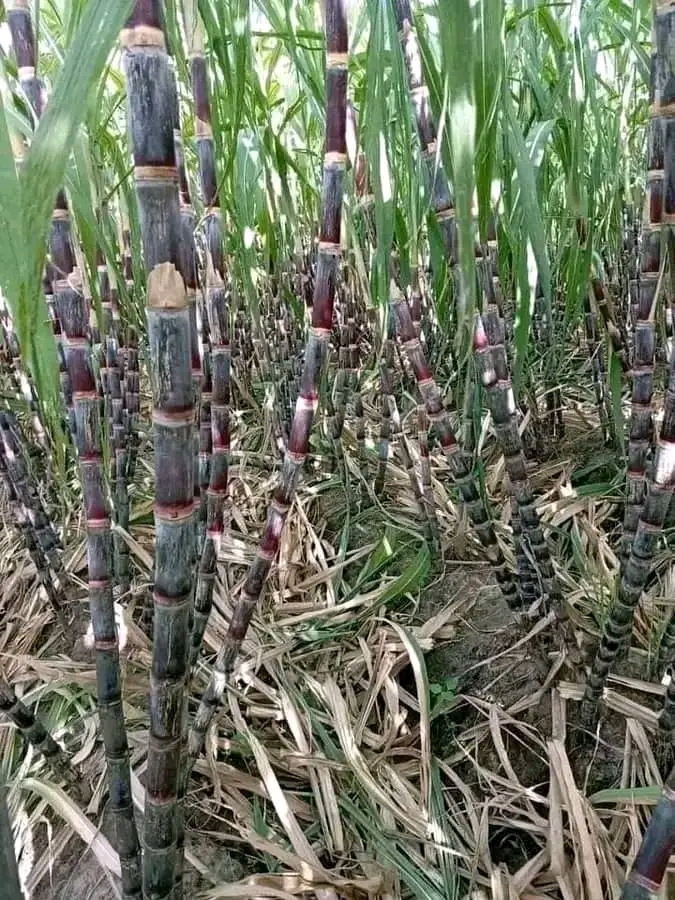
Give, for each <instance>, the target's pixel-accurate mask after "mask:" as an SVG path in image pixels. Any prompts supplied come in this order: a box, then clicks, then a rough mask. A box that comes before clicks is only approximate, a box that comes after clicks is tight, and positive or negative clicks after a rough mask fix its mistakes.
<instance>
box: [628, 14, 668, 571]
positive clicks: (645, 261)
mask: <svg viewBox="0 0 675 900" xmlns="http://www.w3.org/2000/svg"><path fill="white" fill-rule="evenodd" d="M655 25H656V23H655ZM664 75H665V71H664V67H663V66H662V65H660V64H659V54H658V52H657V49H656V41H655V42H654V52H653V54H652V65H651V78H650V101H651V102H650V108H651V111H652V112H653V113H654V115H652V117H651V119H650V122H649V128H648V139H647V144H648V149H647V197H646V202H645V211H644V224H643V229H642V247H641V252H640V269H639V274H638V279H637V282H636V284H635V286H634V291H633V293H634V302H633V303H632V304H631V305H632V307H633V309H632V313H633V359H632V371H631V374H632V378H633V390H632V396H631V417H630V431H629V436H628V466H627V472H626V506H625V511H624V520H623V541H622V557H623V563H624V564H625V562H626V560H627V558H628V556H629V555H630V548H631V545H632V543H633V538H634V537H635V531H636V529H637V523H638V520H639V518H640V511H641V509H642V504H643V503H644V498H645V473H646V468H647V456H648V454H649V450H650V447H651V441H652V437H653V424H652V391H653V386H654V352H655V349H656V335H655V329H654V319H655V314H656V304H657V302H658V285H659V279H660V274H661V230H662V220H663V183H664V174H663V172H664V169H663V167H664V159H663V151H664V140H663V137H664V134H663V128H662V122H661V118H660V116H659V115H656V113H658V111H659V109H660V98H661V95H662V93H663V87H664V85H663V83H662V79H663V77H664ZM674 149H675V148H674Z"/></svg>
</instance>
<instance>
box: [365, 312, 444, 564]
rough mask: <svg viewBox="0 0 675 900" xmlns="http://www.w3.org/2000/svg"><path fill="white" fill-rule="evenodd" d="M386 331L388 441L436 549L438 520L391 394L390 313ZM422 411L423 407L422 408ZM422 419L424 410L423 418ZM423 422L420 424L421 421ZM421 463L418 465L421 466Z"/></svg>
mask: <svg viewBox="0 0 675 900" xmlns="http://www.w3.org/2000/svg"><path fill="white" fill-rule="evenodd" d="M388 318H389V321H388V327H387V340H386V341H385V345H384V352H383V359H382V362H381V364H380V383H381V385H382V395H383V400H384V402H386V403H387V405H388V408H389V422H390V423H391V438H392V441H393V442H395V448H396V450H397V451H398V453H399V455H400V457H401V462H402V463H403V468H404V469H405V471H406V474H407V476H408V480H409V482H410V487H411V488H412V492H413V495H414V497H415V500H416V501H417V505H418V507H419V509H420V512H421V513H422V516H423V517H424V519H425V521H426V528H427V532H428V536H429V539H430V540H431V542H432V544H433V545H434V546H435V547H439V546H440V537H439V528H438V520H437V518H436V510H435V508H434V506H433V503H430V502H427V500H426V499H425V497H424V486H423V484H422V477H424V476H422V477H420V475H418V473H417V472H416V471H415V463H414V460H413V453H412V448H411V446H410V441H409V440H408V436H407V435H406V433H405V431H404V430H403V426H402V424H401V414H400V412H399V409H398V403H397V402H396V395H395V393H394V381H393V374H392V373H393V371H394V355H395V341H396V319H395V313H394V311H393V310H391V312H390V315H389V317H388ZM422 408H423V407H422ZM424 418H426V410H425V416H424ZM422 421H424V420H422ZM420 424H422V422H421V421H420V419H419V412H418V426H419V425H420ZM425 439H426V445H425V446H426V463H427V465H428V463H429V444H428V434H425ZM421 458H422V450H421V449H420V459H421ZM423 465H424V463H423V462H422V466H423ZM428 477H429V486H430V484H431V469H430V467H429V473H428Z"/></svg>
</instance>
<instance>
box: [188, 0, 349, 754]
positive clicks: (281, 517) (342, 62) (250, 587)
mask: <svg viewBox="0 0 675 900" xmlns="http://www.w3.org/2000/svg"><path fill="white" fill-rule="evenodd" d="M324 9H325V30H326V49H327V58H326V146H325V156H324V169H323V192H322V216H321V226H320V231H319V249H318V258H317V272H316V281H315V288H314V297H313V304H312V319H311V328H310V333H309V339H308V342H307V347H306V350H305V358H304V366H303V371H302V377H301V383H300V394H299V396H298V399H297V402H296V407H295V415H294V417H293V425H292V428H291V434H290V438H289V442H288V448H287V452H286V454H285V456H284V461H283V464H282V471H281V477H280V481H279V484H278V486H277V489H276V491H275V494H274V499H273V501H272V504H271V506H270V508H269V511H268V516H267V523H266V525H265V530H264V533H263V537H262V540H261V542H260V545H259V548H258V552H257V554H256V557H255V560H254V561H253V563H252V565H251V567H250V569H249V571H248V574H247V576H246V580H245V582H244V585H243V588H242V590H241V593H240V594H239V596H238V597H237V598H236V601H235V606H234V612H233V615H232V619H231V620H230V624H229V628H228V631H227V635H226V636H225V639H224V641H223V643H222V645H221V647H220V650H219V652H218V656H217V659H216V663H215V667H214V674H213V675H212V677H211V680H210V682H209V685H208V687H207V689H206V691H205V692H204V694H203V696H202V699H201V703H200V705H199V709H198V710H197V714H196V716H195V720H194V722H193V726H192V729H191V731H190V737H189V742H188V771H189V769H191V767H192V765H193V764H194V760H195V759H196V758H197V757H198V755H199V753H200V752H201V748H202V744H203V741H204V735H205V733H206V730H207V728H208V726H209V723H210V722H211V720H212V718H213V715H214V713H215V711H216V710H217V708H218V706H219V705H220V703H221V701H222V697H223V694H224V692H225V689H226V686H227V682H228V679H229V677H230V675H231V673H232V670H233V667H234V663H235V661H236V658H237V656H238V654H239V651H240V649H241V645H242V642H243V640H244V638H245V636H246V632H247V630H248V626H249V623H250V621H251V617H252V615H253V612H254V610H255V608H256V605H257V603H258V600H259V598H260V595H261V593H262V589H263V585H264V583H265V580H266V578H267V575H268V573H269V570H270V568H271V566H272V563H273V561H274V559H275V557H276V554H277V551H278V549H279V542H280V540H281V533H282V530H283V527H284V523H285V521H286V517H287V516H288V511H289V509H290V507H291V504H292V502H293V497H294V495H295V490H296V484H297V480H298V476H299V474H300V471H301V469H302V466H303V464H304V461H305V459H306V458H307V454H308V452H309V438H310V432H311V429H312V424H313V421H314V415H315V412H316V408H317V404H318V396H319V378H320V375H321V370H322V367H323V363H324V359H325V356H326V351H327V346H328V341H329V339H330V334H331V331H332V327H333V305H334V299H335V288H336V279H337V275H338V271H339V264H340V220H341V212H342V194H343V183H344V174H345V165H346V155H347V148H346V138H345V129H346V114H345V107H346V100H347V54H348V38H347V9H346V0H325V7H324ZM212 335H213V325H212ZM213 344H214V347H215V344H216V341H215V336H214V337H213ZM214 374H215V358H214ZM214 386H215V377H214ZM213 408H215V404H214V407H212V409H213ZM214 451H215V442H214ZM214 455H215V454H214Z"/></svg>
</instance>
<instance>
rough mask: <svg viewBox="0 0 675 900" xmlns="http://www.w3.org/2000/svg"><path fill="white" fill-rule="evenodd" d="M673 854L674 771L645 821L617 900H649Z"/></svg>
mask: <svg viewBox="0 0 675 900" xmlns="http://www.w3.org/2000/svg"><path fill="white" fill-rule="evenodd" d="M674 851H675V768H673V769H671V771H670V774H669V775H668V778H667V780H666V783H665V785H664V788H663V794H662V795H661V799H660V800H659V802H658V804H657V805H656V809H655V810H654V812H653V813H652V816H651V818H650V820H649V825H648V826H647V830H646V831H645V833H644V835H643V836H642V842H641V844H640V849H639V850H638V853H637V856H636V857H635V860H634V861H633V865H632V866H631V868H630V872H629V873H628V877H627V878H626V882H625V884H624V886H623V890H622V891H621V900H652V898H654V897H655V896H656V895H657V894H658V893H659V888H660V887H661V883H662V882H663V879H664V877H665V874H666V869H667V867H668V863H669V861H670V857H671V856H672V855H673V852H674Z"/></svg>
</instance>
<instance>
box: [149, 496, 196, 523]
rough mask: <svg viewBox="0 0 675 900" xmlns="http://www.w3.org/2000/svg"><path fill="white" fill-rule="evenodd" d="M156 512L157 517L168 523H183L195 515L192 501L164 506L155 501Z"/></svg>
mask: <svg viewBox="0 0 675 900" xmlns="http://www.w3.org/2000/svg"><path fill="white" fill-rule="evenodd" d="M154 513H155V518H157V519H160V520H161V521H162V522H164V523H165V524H166V525H181V524H183V523H184V522H185V521H186V520H187V519H191V518H192V516H193V515H194V504H193V502H192V501H190V502H189V503H186V504H185V505H182V506H162V505H161V504H159V503H155V505H154Z"/></svg>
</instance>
